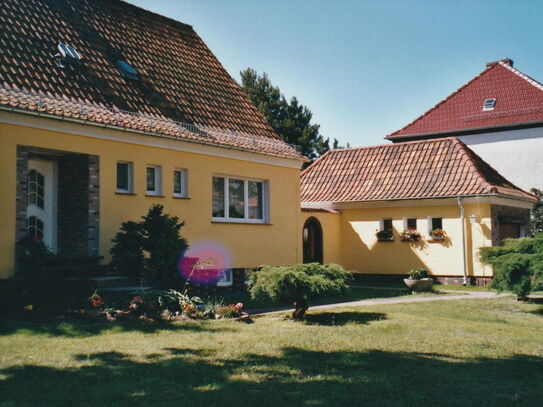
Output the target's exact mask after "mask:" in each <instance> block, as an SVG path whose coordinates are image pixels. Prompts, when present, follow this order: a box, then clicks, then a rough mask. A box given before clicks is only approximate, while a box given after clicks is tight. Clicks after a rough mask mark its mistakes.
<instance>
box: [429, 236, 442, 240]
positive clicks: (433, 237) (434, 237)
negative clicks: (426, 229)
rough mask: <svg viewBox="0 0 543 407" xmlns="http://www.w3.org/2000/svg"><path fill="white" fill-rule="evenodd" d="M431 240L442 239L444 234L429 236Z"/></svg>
mask: <svg viewBox="0 0 543 407" xmlns="http://www.w3.org/2000/svg"><path fill="white" fill-rule="evenodd" d="M430 237H431V238H432V240H444V239H445V236H443V235H436V236H430Z"/></svg>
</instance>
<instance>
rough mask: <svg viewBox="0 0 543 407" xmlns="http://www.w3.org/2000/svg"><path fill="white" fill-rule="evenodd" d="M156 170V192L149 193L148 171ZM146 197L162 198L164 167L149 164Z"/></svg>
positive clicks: (147, 167)
mask: <svg viewBox="0 0 543 407" xmlns="http://www.w3.org/2000/svg"><path fill="white" fill-rule="evenodd" d="M149 168H154V169H155V190H154V191H149V190H148V189H147V169H149ZM145 195H149V196H162V166H160V165H151V164H148V165H146V166H145Z"/></svg>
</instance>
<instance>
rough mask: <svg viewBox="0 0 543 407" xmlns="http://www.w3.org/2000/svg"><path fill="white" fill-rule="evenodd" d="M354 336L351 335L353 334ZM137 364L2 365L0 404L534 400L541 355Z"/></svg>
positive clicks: (213, 357)
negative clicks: (483, 357) (73, 366)
mask: <svg viewBox="0 0 543 407" xmlns="http://www.w3.org/2000/svg"><path fill="white" fill-rule="evenodd" d="M353 340H355V339H354V338H353ZM152 356H153V357H152V358H147V359H145V360H144V361H141V359H140V360H134V359H133V358H132V356H129V355H126V354H123V353H120V352H108V353H96V354H91V355H78V356H77V359H78V360H80V361H89V364H90V365H89V366H82V367H79V368H66V369H61V368H52V367H47V366H36V365H25V366H21V367H12V368H7V369H4V370H0V375H1V376H0V377H2V379H0V394H2V402H3V403H6V405H102V404H104V405H153V406H164V405H176V406H206V407H208V406H222V407H227V406H236V407H239V406H244V405H247V406H250V405H262V406H275V405H281V406H283V405H287V406H288V405H292V406H303V405H323V406H332V405H333V406H352V405H375V406H383V405H384V406H412V405H417V404H420V405H440V406H441V405H445V406H447V405H485V406H494V405H511V404H515V403H516V402H520V401H521V402H522V405H527V406H528V405H539V403H540V402H541V399H542V397H543V387H541V386H538V383H541V381H542V380H543V359H542V358H539V357H528V356H521V355H519V356H514V357H511V358H507V359H452V358H448V357H447V356H446V355H435V354H433V355H428V354H421V353H392V352H383V351H378V350H373V351H367V352H364V351H360V352H321V351H307V350H302V349H298V348H285V349H283V352H282V354H281V355H280V356H278V357H267V356H260V355H252V354H248V355H244V356H243V357H241V358H237V359H223V358H222V356H221V353H220V351H219V353H215V352H214V351H212V352H210V353H208V352H199V351H193V350H190V349H187V348H173V349H172V348H169V349H163V353H161V354H153V355H152Z"/></svg>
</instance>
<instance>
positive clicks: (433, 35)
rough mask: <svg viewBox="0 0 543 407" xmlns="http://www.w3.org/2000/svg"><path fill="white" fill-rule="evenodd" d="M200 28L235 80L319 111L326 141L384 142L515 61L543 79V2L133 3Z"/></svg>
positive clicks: (240, 0) (292, 0) (276, 0)
mask: <svg viewBox="0 0 543 407" xmlns="http://www.w3.org/2000/svg"><path fill="white" fill-rule="evenodd" d="M129 2H130V3H133V4H136V5H139V6H141V7H144V8H146V9H148V10H152V11H154V12H157V13H159V14H163V15H166V16H168V17H171V18H174V19H176V20H179V21H182V22H184V23H187V24H190V25H192V26H193V27H194V29H195V30H196V32H197V33H198V34H199V35H200V36H201V37H202V39H203V40H204V41H205V42H206V43H207V45H208V46H209V47H210V48H211V50H212V51H213V52H214V53H215V55H216V56H217V57H218V58H219V60H220V61H221V62H222V64H223V65H224V67H225V68H226V69H227V70H228V72H229V73H230V75H232V76H233V77H234V78H235V79H236V80H238V81H239V71H240V70H242V69H245V68H247V67H251V68H254V69H256V70H257V71H258V72H260V73H262V72H266V73H268V75H269V77H270V79H271V80H272V82H273V83H274V84H275V85H277V86H279V88H280V89H281V91H282V92H283V93H284V94H285V95H286V96H287V97H291V96H296V97H298V99H299V100H300V101H301V102H302V103H303V104H305V105H306V106H308V107H309V109H310V110H311V111H312V112H313V121H314V122H315V123H318V124H320V125H321V133H322V134H323V135H324V136H325V137H330V139H333V138H334V137H335V138H337V139H339V140H340V142H341V143H342V144H345V143H347V142H349V143H350V144H351V146H364V145H373V144H382V143H385V141H384V140H383V137H384V136H385V135H387V134H388V133H390V132H392V131H394V130H397V129H399V128H401V127H403V126H404V125H405V124H407V123H409V122H410V121H412V120H414V119H415V118H416V117H418V116H419V115H420V114H421V113H423V112H425V111H426V110H428V109H429V108H430V107H432V106H433V105H435V104H436V103H437V102H439V101H440V100H441V99H443V98H444V97H446V96H447V95H449V94H450V93H451V92H453V91H454V90H456V89H457V88H458V87H460V86H461V85H462V84H464V83H465V82H467V81H468V80H470V79H471V78H472V77H473V76H475V75H477V74H478V73H479V72H481V71H482V70H483V69H484V67H485V63H486V62H489V61H494V60H498V59H502V58H505V57H509V58H511V59H513V60H514V62H515V67H516V68H518V69H520V70H521V71H523V72H524V73H526V74H528V75H530V76H532V77H534V78H535V79H538V80H540V81H543V64H540V63H539V58H540V57H539V56H540V55H543V41H541V38H543V24H541V15H543V2H540V1H535V0H534V1H527V0H524V1H514V0H509V1H501V0H492V1H467V0H454V1H453V0H450V1H439V0H432V1H407V0H405V1H361V0H360V1H354V0H341V1H340V0H336V1H332V0H274V1H263V0H250V1H249V0H247V1H246V0H229V1H224V0H214V1H211V0H209V1H208V0H190V1H189V0H161V1H156V0H153V1H151V0H129Z"/></svg>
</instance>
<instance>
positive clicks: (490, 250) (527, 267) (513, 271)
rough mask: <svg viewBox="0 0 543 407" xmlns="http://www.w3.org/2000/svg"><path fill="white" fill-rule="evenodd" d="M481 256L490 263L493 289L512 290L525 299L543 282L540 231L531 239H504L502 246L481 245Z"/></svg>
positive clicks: (542, 254)
mask: <svg viewBox="0 0 543 407" xmlns="http://www.w3.org/2000/svg"><path fill="white" fill-rule="evenodd" d="M480 259H481V262H482V263H483V264H488V265H490V266H492V269H493V271H494V278H493V280H492V285H491V286H492V287H493V288H496V289H497V290H498V291H504V290H511V291H512V292H513V293H514V294H516V295H517V297H518V299H526V296H527V295H528V294H529V293H530V291H532V290H534V289H539V288H541V285H542V283H543V233H537V234H536V235H535V236H534V237H533V238H520V239H506V240H505V243H504V244H503V246H495V247H483V248H481V249H480Z"/></svg>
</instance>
